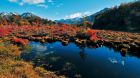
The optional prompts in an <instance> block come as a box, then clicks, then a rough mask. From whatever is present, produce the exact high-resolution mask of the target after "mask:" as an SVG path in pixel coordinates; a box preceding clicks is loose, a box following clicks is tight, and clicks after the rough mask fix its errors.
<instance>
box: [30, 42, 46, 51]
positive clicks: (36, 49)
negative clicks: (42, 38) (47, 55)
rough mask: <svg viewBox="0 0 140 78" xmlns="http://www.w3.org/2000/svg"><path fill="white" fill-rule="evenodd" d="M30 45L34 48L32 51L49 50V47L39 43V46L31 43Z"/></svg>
mask: <svg viewBox="0 0 140 78" xmlns="http://www.w3.org/2000/svg"><path fill="white" fill-rule="evenodd" d="M30 44H31V46H32V49H33V50H35V51H38V52H43V51H46V50H47V46H44V45H43V44H41V43H38V44H37V43H34V42H31V43H30Z"/></svg>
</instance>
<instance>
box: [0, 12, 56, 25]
mask: <svg viewBox="0 0 140 78" xmlns="http://www.w3.org/2000/svg"><path fill="white" fill-rule="evenodd" d="M52 24H55V22H53V21H51V20H48V19H44V18H40V17H39V16H37V15H34V14H33V13H30V12H27V13H23V14H21V15H20V14H17V13H13V12H10V13H7V12H1V13H0V25H18V26H23V25H30V26H41V25H52Z"/></svg>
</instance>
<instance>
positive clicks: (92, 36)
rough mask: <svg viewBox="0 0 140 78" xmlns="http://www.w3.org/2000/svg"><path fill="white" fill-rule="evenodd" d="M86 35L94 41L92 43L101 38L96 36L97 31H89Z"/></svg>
mask: <svg viewBox="0 0 140 78" xmlns="http://www.w3.org/2000/svg"><path fill="white" fill-rule="evenodd" d="M86 33H87V34H88V35H89V36H90V40H92V41H97V40H99V38H97V36H96V33H97V32H96V31H94V30H91V29H87V31H86Z"/></svg>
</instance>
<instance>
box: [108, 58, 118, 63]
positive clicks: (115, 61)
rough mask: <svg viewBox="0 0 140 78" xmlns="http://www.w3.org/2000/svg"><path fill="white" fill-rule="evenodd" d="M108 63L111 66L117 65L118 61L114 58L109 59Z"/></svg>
mask: <svg viewBox="0 0 140 78" xmlns="http://www.w3.org/2000/svg"><path fill="white" fill-rule="evenodd" d="M109 61H110V62H111V63H113V64H117V63H118V61H117V60H116V59H115V58H109Z"/></svg>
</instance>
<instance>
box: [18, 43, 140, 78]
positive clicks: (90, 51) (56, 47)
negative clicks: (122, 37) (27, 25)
mask: <svg viewBox="0 0 140 78" xmlns="http://www.w3.org/2000/svg"><path fill="white" fill-rule="evenodd" d="M29 45H30V46H32V49H31V50H30V52H26V53H23V54H22V55H21V58H23V59H24V60H26V61H32V62H33V63H34V65H35V66H42V67H44V68H45V69H46V70H49V71H54V72H55V73H56V74H58V75H66V76H67V77H69V78H140V58H138V57H136V56H131V55H129V54H126V56H122V55H121V54H120V52H117V51H114V50H113V49H111V48H108V47H105V46H101V47H99V48H95V47H90V48H88V47H79V46H77V45H76V44H74V43H69V44H68V45H67V46H63V45H62V44H61V42H54V43H44V44H41V43H39V42H30V44H29Z"/></svg>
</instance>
